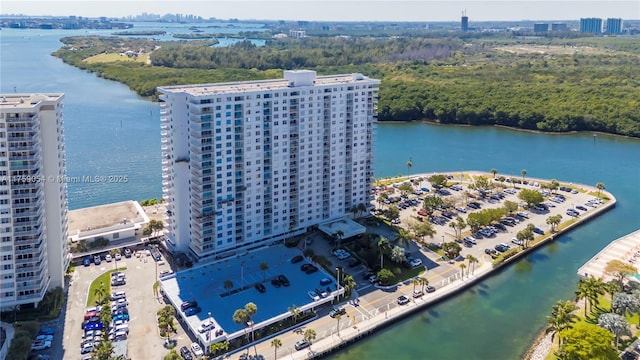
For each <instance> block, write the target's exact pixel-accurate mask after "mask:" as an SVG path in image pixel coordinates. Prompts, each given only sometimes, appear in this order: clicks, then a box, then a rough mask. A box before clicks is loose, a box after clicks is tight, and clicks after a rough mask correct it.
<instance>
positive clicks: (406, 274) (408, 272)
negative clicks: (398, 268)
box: [385, 264, 427, 284]
mask: <svg viewBox="0 0 640 360" xmlns="http://www.w3.org/2000/svg"><path fill="white" fill-rule="evenodd" d="M385 265H386V264H385ZM385 267H386V266H385ZM389 270H391V271H393V270H392V269H389ZM425 271H427V270H426V269H425V268H424V266H419V267H417V268H411V269H402V273H400V275H396V276H395V277H394V278H393V280H391V283H392V284H397V283H400V282H403V281H405V280H407V279H412V278H414V277H416V276H418V275H420V274H422V273H423V272H425Z"/></svg>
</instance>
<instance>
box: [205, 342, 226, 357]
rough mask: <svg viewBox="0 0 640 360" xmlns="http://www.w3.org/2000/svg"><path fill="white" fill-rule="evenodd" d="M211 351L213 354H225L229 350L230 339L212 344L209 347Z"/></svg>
mask: <svg viewBox="0 0 640 360" xmlns="http://www.w3.org/2000/svg"><path fill="white" fill-rule="evenodd" d="M209 351H210V352H211V355H213V356H217V355H219V354H224V353H226V352H227V351H229V341H227V340H225V341H220V342H217V343H215V344H211V346H210V347H209Z"/></svg>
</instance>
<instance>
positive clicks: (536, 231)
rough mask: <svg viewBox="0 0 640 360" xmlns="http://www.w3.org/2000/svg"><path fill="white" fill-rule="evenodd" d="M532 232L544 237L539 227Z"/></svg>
mask: <svg viewBox="0 0 640 360" xmlns="http://www.w3.org/2000/svg"><path fill="white" fill-rule="evenodd" d="M533 232H534V233H536V234H540V235H544V230H542V229H540V228H539V227H534V228H533Z"/></svg>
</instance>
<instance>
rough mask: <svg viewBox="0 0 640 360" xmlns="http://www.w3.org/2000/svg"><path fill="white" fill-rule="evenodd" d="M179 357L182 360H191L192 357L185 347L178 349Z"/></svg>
mask: <svg viewBox="0 0 640 360" xmlns="http://www.w3.org/2000/svg"><path fill="white" fill-rule="evenodd" d="M180 356H182V358H183V359H184V360H193V356H191V351H189V348H188V347H186V346H183V347H181V348H180Z"/></svg>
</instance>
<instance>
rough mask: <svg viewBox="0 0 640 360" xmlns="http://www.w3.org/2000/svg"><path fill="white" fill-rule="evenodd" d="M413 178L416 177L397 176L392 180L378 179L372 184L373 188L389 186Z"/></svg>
mask: <svg viewBox="0 0 640 360" xmlns="http://www.w3.org/2000/svg"><path fill="white" fill-rule="evenodd" d="M414 177H416V176H399V177H394V178H385V179H378V180H376V181H375V182H374V183H373V186H389V185H393V184H396V183H401V182H403V181H407V180H410V179H413V178H414Z"/></svg>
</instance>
